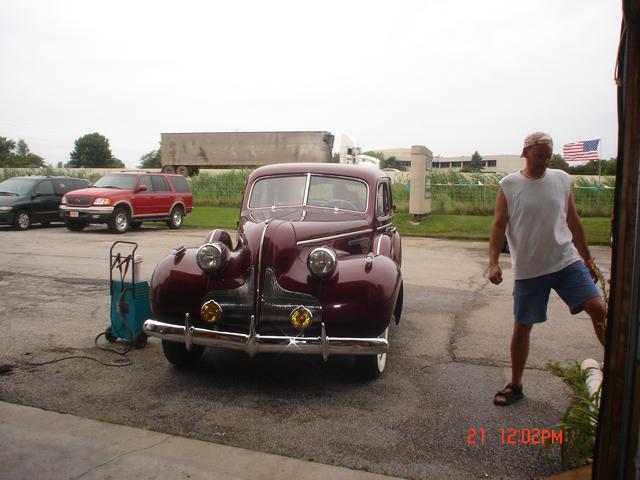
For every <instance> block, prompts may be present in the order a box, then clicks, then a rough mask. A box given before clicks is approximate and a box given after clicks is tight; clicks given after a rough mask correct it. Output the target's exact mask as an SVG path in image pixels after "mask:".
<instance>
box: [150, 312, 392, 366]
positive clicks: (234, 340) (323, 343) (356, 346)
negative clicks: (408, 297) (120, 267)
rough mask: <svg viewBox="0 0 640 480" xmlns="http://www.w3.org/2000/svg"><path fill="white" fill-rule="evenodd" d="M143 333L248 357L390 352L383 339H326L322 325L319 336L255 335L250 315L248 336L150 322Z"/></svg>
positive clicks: (326, 356) (253, 320)
mask: <svg viewBox="0 0 640 480" xmlns="http://www.w3.org/2000/svg"><path fill="white" fill-rule="evenodd" d="M185 320H186V319H185ZM186 323H187V322H186ZM144 332H145V333H146V334H147V335H149V336H152V337H157V338H161V339H162V340H167V341H170V342H176V343H184V344H185V345H187V341H188V342H189V343H190V345H202V346H204V347H218V348H227V349H229V350H240V351H243V352H246V353H247V354H248V355H249V356H251V357H253V356H254V355H255V354H256V353H292V354H303V355H304V354H318V355H322V358H323V359H325V360H326V359H327V358H329V355H379V354H382V353H386V352H387V351H388V350H389V342H388V341H387V340H386V339H384V338H379V337H373V338H350V337H329V336H327V334H326V329H325V326H324V323H323V324H322V331H321V332H322V333H321V335H320V336H319V337H286V336H275V335H260V334H258V333H256V327H255V317H254V316H253V315H252V316H251V323H250V327H249V333H248V334H243V333H233V332H221V331H216V330H207V329H204V328H195V327H193V326H187V325H184V326H183V325H173V324H171V323H164V322H159V321H157V320H151V319H150V320H146V321H145V322H144ZM187 339H188V340H187Z"/></svg>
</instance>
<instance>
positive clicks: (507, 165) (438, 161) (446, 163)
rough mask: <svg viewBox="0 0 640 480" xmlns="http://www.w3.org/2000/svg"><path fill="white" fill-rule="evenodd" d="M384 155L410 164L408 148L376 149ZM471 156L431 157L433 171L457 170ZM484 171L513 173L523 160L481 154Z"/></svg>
mask: <svg viewBox="0 0 640 480" xmlns="http://www.w3.org/2000/svg"><path fill="white" fill-rule="evenodd" d="M377 151H379V152H381V153H382V154H383V155H384V156H385V157H396V158H397V159H398V160H399V161H401V162H406V166H407V167H410V165H411V149H410V148H384V149H382V150H377ZM470 161H471V156H461V157H441V156H434V157H433V171H434V172H438V171H442V170H455V171H458V170H460V169H461V168H462V166H463V165H464V164H465V162H467V163H468V162H470ZM482 161H483V162H484V165H485V166H484V169H483V170H482V171H483V172H485V173H498V172H499V173H513V172H517V171H518V170H520V169H521V168H522V167H523V165H524V160H523V159H522V158H520V155H482Z"/></svg>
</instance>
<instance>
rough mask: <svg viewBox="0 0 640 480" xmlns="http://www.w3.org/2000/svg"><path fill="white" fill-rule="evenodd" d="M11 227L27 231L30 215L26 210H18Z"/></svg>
mask: <svg viewBox="0 0 640 480" xmlns="http://www.w3.org/2000/svg"><path fill="white" fill-rule="evenodd" d="M13 226H14V227H15V228H16V229H17V230H28V229H29V227H30V226H31V214H30V213H29V212H28V211H26V210H18V212H17V213H16V216H15V218H14V219H13Z"/></svg>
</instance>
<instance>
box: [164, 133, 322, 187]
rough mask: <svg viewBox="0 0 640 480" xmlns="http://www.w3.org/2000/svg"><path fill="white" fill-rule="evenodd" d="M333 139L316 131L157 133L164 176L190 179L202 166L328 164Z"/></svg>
mask: <svg viewBox="0 0 640 480" xmlns="http://www.w3.org/2000/svg"><path fill="white" fill-rule="evenodd" d="M333 140H334V136H333V135H332V134H331V133H329V132H325V131H317V132H202V133H161V134H160V162H161V164H162V171H163V172H165V173H179V174H181V175H184V176H185V177H186V176H192V175H197V174H198V173H199V172H200V168H204V167H221V166H236V167H253V166H258V165H270V164H273V163H289V162H298V163H303V162H312V163H321V162H326V163H328V162H330V161H331V153H332V150H333Z"/></svg>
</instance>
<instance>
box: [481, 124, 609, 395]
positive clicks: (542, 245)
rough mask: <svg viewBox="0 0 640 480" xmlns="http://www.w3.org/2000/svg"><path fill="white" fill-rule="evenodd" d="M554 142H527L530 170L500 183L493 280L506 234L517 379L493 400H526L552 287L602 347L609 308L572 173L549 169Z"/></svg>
mask: <svg viewBox="0 0 640 480" xmlns="http://www.w3.org/2000/svg"><path fill="white" fill-rule="evenodd" d="M552 153H553V141H552V139H551V137H550V136H549V135H548V134H546V133H544V132H535V133H532V134H531V135H529V136H527V138H525V140H524V146H523V149H522V156H523V157H524V158H525V160H526V163H525V167H524V168H523V169H522V170H520V171H519V172H517V173H512V174H510V175H507V176H506V177H504V178H503V179H502V180H501V181H500V192H499V193H498V198H497V199H496V206H495V216H494V220H493V225H492V227H491V237H490V241H489V280H490V281H491V282H492V283H494V284H496V285H497V284H499V283H500V282H502V270H501V269H500V265H499V263H498V258H499V256H500V251H501V250H502V248H503V246H504V239H505V235H506V238H507V240H508V242H509V251H510V253H511V266H512V270H513V273H514V277H515V285H514V291H513V296H514V317H515V322H514V324H513V335H512V337H511V382H510V383H509V384H508V385H507V386H506V387H505V388H504V389H503V390H501V391H499V392H498V393H496V395H495V397H494V399H493V403H495V404H496V405H500V406H505V405H510V404H511V403H513V402H515V401H517V400H519V399H521V398H522V397H523V393H522V374H523V373H524V367H525V365H526V362H527V357H528V355H529V336H530V333H531V329H532V328H533V325H534V324H536V323H541V322H544V321H545V320H546V319H547V303H548V301H549V294H550V292H551V289H554V290H555V291H556V292H557V293H558V295H559V296H560V297H561V298H562V299H563V300H564V302H565V303H566V304H567V305H568V306H569V309H570V311H571V313H572V314H576V313H578V312H581V311H582V310H584V311H585V312H587V313H588V314H589V316H590V317H591V321H592V322H593V327H594V329H595V332H596V335H597V337H598V340H600V343H603V333H604V332H603V326H604V317H605V306H604V302H603V300H602V297H601V295H600V292H599V291H598V289H597V288H596V286H595V284H594V282H595V281H596V275H595V262H594V259H593V258H591V254H590V252H589V247H588V246H587V240H586V237H585V233H584V229H583V227H582V223H581V222H580V218H579V217H578V213H577V211H576V207H575V203H574V200H573V195H572V194H571V190H570V185H569V175H567V174H566V173H565V172H563V171H562V170H553V169H548V168H547V167H548V165H549V160H550V159H551V154H552Z"/></svg>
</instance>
